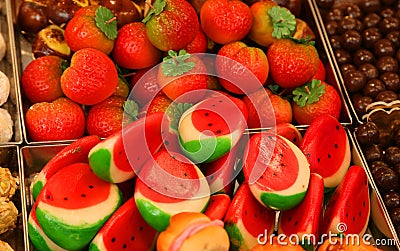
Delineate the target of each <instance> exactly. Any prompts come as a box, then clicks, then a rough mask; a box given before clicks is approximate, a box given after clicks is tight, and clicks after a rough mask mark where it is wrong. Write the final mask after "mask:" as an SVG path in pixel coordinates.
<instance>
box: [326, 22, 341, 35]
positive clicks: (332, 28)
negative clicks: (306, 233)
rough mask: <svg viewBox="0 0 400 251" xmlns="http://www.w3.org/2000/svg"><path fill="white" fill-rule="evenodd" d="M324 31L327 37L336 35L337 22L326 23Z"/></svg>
mask: <svg viewBox="0 0 400 251" xmlns="http://www.w3.org/2000/svg"><path fill="white" fill-rule="evenodd" d="M325 30H326V33H327V34H328V36H333V35H336V34H337V33H338V22H337V21H328V22H327V23H326V25H325Z"/></svg>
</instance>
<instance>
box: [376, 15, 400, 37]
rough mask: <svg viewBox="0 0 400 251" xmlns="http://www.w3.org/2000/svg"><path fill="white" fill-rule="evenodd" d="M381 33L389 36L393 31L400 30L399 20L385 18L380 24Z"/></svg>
mask: <svg viewBox="0 0 400 251" xmlns="http://www.w3.org/2000/svg"><path fill="white" fill-rule="evenodd" d="M379 28H380V30H381V32H383V33H384V34H387V33H389V32H391V31H396V30H398V29H399V19H397V18H396V17H393V16H392V17H385V18H384V19H382V21H381V22H380V24H379Z"/></svg>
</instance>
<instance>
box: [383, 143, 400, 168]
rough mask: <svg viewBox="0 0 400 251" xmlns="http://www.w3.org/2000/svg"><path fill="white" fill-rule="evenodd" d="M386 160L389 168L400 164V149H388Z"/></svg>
mask: <svg viewBox="0 0 400 251" xmlns="http://www.w3.org/2000/svg"><path fill="white" fill-rule="evenodd" d="M384 160H385V162H386V163H388V164H389V166H394V165H396V164H398V163H400V147H398V146H390V147H388V148H386V150H385V155H384Z"/></svg>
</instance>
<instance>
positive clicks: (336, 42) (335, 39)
mask: <svg viewBox="0 0 400 251" xmlns="http://www.w3.org/2000/svg"><path fill="white" fill-rule="evenodd" d="M341 41H342V36H341V35H333V36H331V37H330V38H329V44H330V45H331V47H332V49H334V50H337V49H341V48H342V46H341V44H340V42H341Z"/></svg>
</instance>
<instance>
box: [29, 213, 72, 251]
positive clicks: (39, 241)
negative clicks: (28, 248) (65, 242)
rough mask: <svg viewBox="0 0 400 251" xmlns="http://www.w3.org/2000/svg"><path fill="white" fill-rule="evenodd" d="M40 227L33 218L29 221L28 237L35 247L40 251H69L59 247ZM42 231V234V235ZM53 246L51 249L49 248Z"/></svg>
mask: <svg viewBox="0 0 400 251" xmlns="http://www.w3.org/2000/svg"><path fill="white" fill-rule="evenodd" d="M39 228H40V226H38V225H37V224H36V223H35V222H34V221H33V220H32V219H31V218H29V220H28V235H29V239H30V240H31V242H32V244H33V246H34V247H35V249H36V250H38V251H67V250H66V249H64V248H61V247H59V246H58V245H57V244H55V243H54V242H53V241H52V240H51V239H50V238H49V237H47V236H46V234H45V233H43V231H41V230H40V229H39ZM40 231H41V232H42V233H40ZM49 246H51V247H49Z"/></svg>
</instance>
